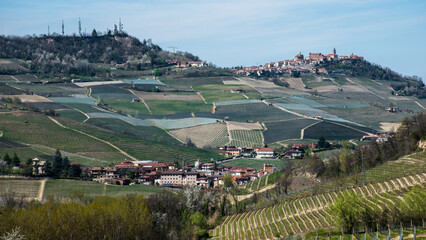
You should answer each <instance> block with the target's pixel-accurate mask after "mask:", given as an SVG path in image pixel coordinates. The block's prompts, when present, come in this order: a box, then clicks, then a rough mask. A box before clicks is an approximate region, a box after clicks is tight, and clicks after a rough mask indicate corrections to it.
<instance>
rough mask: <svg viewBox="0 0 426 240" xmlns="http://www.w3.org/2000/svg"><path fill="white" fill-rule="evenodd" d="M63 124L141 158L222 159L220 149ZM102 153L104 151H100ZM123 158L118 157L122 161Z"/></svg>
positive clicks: (69, 122) (77, 124) (192, 160)
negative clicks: (164, 142)
mask: <svg viewBox="0 0 426 240" xmlns="http://www.w3.org/2000/svg"><path fill="white" fill-rule="evenodd" d="M60 121H61V122H62V123H63V124H65V125H67V126H69V127H72V128H73V129H78V130H80V131H83V132H85V133H89V134H91V135H94V136H96V137H99V138H101V139H103V140H106V141H109V142H111V143H112V144H114V145H115V146H117V147H119V148H120V149H122V150H123V151H126V152H127V153H129V154H130V155H132V156H134V157H136V158H138V159H140V160H157V161H163V162H174V161H182V159H185V161H188V162H194V161H196V160H197V159H200V160H201V161H202V162H203V161H209V160H210V158H214V159H222V158H223V157H222V156H220V155H219V154H218V153H219V152H218V150H207V149H198V148H188V147H183V146H174V145H167V144H163V143H158V142H154V141H148V140H145V139H140V138H137V137H134V136H128V135H123V134H117V133H114V132H111V131H106V130H103V129H101V128H98V127H94V126H91V125H88V124H83V123H78V122H75V121H70V120H66V119H61V120H60ZM100 154H102V153H100ZM120 160H121V159H117V160H116V162H117V161H120Z"/></svg>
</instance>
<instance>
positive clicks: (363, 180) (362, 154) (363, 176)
mask: <svg viewBox="0 0 426 240" xmlns="http://www.w3.org/2000/svg"><path fill="white" fill-rule="evenodd" d="M363 149H364V148H363V147H361V165H362V166H361V167H362V185H363V186H364V184H365V170H364V152H363Z"/></svg>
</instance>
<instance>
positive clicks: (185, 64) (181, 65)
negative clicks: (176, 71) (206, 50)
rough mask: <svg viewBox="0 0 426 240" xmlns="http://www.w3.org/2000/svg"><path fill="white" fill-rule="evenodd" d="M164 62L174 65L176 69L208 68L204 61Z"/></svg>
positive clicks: (174, 60) (175, 60)
mask: <svg viewBox="0 0 426 240" xmlns="http://www.w3.org/2000/svg"><path fill="white" fill-rule="evenodd" d="M166 62H167V63H168V64H170V65H175V66H176V67H178V68H185V67H207V66H209V65H208V64H207V63H206V62H204V61H184V60H177V59H173V60H169V59H168V60H166Z"/></svg>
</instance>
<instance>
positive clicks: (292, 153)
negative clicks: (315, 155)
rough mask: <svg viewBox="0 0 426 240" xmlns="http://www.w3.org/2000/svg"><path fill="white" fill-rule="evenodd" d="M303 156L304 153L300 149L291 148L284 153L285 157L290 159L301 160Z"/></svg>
mask: <svg viewBox="0 0 426 240" xmlns="http://www.w3.org/2000/svg"><path fill="white" fill-rule="evenodd" d="M304 155H305V151H304V150H303V149H301V148H291V149H290V150H288V151H287V152H286V153H285V156H286V157H288V158H290V159H302V158H303V157H304Z"/></svg>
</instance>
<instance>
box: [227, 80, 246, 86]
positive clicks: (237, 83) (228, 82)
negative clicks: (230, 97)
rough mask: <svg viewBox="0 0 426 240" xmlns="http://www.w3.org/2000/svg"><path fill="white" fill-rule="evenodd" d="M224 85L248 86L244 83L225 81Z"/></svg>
mask: <svg viewBox="0 0 426 240" xmlns="http://www.w3.org/2000/svg"><path fill="white" fill-rule="evenodd" d="M223 84H224V85H246V84H244V83H243V82H240V81H238V80H228V81H223Z"/></svg>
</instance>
